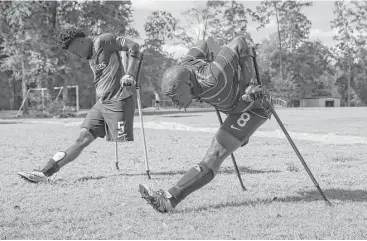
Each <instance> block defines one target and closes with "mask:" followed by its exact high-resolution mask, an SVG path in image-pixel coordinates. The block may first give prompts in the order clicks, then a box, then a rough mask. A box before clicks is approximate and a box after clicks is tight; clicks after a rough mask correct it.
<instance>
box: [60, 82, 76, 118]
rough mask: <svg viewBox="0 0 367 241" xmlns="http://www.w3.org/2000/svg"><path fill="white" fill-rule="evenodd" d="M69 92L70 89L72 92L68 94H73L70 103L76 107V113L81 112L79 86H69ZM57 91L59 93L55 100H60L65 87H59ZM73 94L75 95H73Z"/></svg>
mask: <svg viewBox="0 0 367 241" xmlns="http://www.w3.org/2000/svg"><path fill="white" fill-rule="evenodd" d="M67 88H68V90H69V89H70V91H68V93H70V92H72V93H71V98H70V96H68V100H69V102H70V103H72V104H73V105H72V106H75V108H76V111H77V112H79V86H77V85H68V86H67ZM54 89H55V90H59V92H58V93H57V95H56V98H55V100H58V99H59V97H60V95H61V94H62V90H63V89H64V86H59V87H54ZM73 93H75V94H74V95H73Z"/></svg>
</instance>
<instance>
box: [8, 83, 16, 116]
mask: <svg viewBox="0 0 367 241" xmlns="http://www.w3.org/2000/svg"><path fill="white" fill-rule="evenodd" d="M8 85H9V93H10V95H9V98H10V100H9V110H13V109H14V105H15V103H14V102H15V94H14V83H13V81H12V79H11V78H9V77H8Z"/></svg>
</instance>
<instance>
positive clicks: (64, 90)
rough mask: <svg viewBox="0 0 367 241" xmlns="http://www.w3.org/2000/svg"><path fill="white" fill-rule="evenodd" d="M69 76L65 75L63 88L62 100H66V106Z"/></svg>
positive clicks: (65, 103) (66, 102)
mask: <svg viewBox="0 0 367 241" xmlns="http://www.w3.org/2000/svg"><path fill="white" fill-rule="evenodd" d="M68 82H69V81H68V78H65V77H64V81H63V88H62V101H63V102H64V107H66V106H67V104H68Z"/></svg>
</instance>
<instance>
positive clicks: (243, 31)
mask: <svg viewBox="0 0 367 241" xmlns="http://www.w3.org/2000/svg"><path fill="white" fill-rule="evenodd" d="M207 8H208V9H209V12H210V13H211V14H212V16H213V18H210V19H209V25H210V28H209V33H210V35H211V36H213V37H214V38H215V39H217V40H218V41H220V42H222V43H224V44H225V43H227V42H229V41H230V40H232V39H233V38H234V37H236V36H245V37H246V38H247V39H248V41H249V42H251V43H252V42H253V40H252V38H251V35H250V34H249V33H248V32H247V24H248V20H247V17H248V13H247V12H246V9H245V7H244V5H243V4H242V3H241V2H240V1H235V0H231V1H208V2H207Z"/></svg>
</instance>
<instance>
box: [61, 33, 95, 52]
mask: <svg viewBox="0 0 367 241" xmlns="http://www.w3.org/2000/svg"><path fill="white" fill-rule="evenodd" d="M57 42H58V44H59V46H60V47H61V48H62V49H66V50H67V51H69V52H71V53H73V54H75V55H76V56H78V57H80V58H84V59H89V58H90V57H91V56H92V39H91V38H88V37H87V36H86V35H85V33H84V32H83V31H82V30H80V29H78V28H75V27H70V28H67V29H64V30H63V31H62V32H61V33H60V34H59V36H58V38H57Z"/></svg>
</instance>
